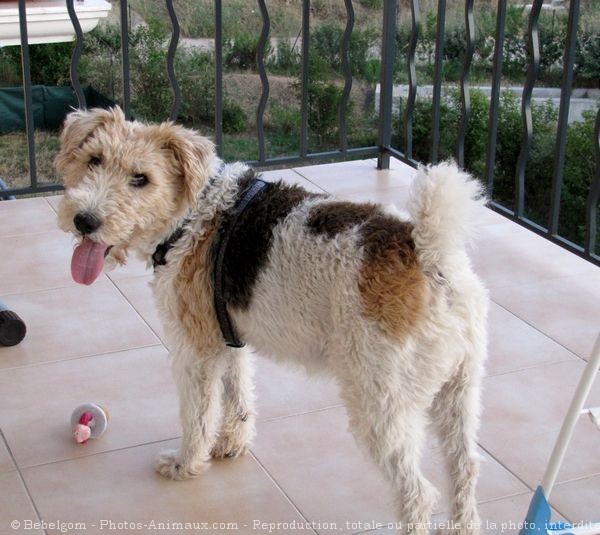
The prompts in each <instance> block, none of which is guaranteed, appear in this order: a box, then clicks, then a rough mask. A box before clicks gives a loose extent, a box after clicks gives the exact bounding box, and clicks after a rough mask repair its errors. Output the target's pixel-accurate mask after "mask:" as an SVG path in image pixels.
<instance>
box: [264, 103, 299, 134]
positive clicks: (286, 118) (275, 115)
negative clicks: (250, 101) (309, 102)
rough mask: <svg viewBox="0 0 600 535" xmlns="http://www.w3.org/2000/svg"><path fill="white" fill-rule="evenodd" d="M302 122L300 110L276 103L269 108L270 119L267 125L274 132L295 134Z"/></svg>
mask: <svg viewBox="0 0 600 535" xmlns="http://www.w3.org/2000/svg"><path fill="white" fill-rule="evenodd" d="M299 124H300V111H299V110H297V109H293V108H288V107H285V106H280V105H278V104H275V105H273V106H271V108H270V110H269V119H268V121H267V123H266V126H267V128H268V129H269V130H271V131H273V132H282V133H284V134H294V133H296V132H297V130H298V125H299Z"/></svg>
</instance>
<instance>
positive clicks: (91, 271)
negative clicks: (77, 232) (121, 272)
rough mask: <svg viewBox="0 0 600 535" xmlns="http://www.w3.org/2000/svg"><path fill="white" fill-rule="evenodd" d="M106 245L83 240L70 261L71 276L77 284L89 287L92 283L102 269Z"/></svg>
mask: <svg viewBox="0 0 600 535" xmlns="http://www.w3.org/2000/svg"><path fill="white" fill-rule="evenodd" d="M107 249H108V245H105V244H103V243H98V242H95V241H92V240H90V239H89V238H83V241H82V242H81V244H79V245H78V246H77V247H76V248H75V251H73V258H72V259H71V275H72V276H73V280H74V281H75V282H78V283H79V284H85V285H88V286H89V285H90V284H92V282H94V281H95V280H96V279H97V278H98V276H99V275H100V273H102V268H103V267H104V256H105V255H106V250H107Z"/></svg>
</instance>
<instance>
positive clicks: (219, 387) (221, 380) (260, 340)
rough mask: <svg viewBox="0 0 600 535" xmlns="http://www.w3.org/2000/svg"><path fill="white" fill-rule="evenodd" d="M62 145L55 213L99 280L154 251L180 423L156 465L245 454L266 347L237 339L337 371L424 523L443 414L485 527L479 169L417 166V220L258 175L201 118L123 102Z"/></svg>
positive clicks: (458, 483)
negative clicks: (217, 143) (158, 120)
mask: <svg viewBox="0 0 600 535" xmlns="http://www.w3.org/2000/svg"><path fill="white" fill-rule="evenodd" d="M60 143H61V146H60V151H59V153H58V155H57V157H56V168H57V170H58V172H59V173H60V174H61V175H62V176H63V177H64V186H65V194H64V198H63V200H62V201H61V204H60V207H59V211H58V218H59V226H60V227H61V228H62V229H63V230H64V231H66V232H70V233H72V234H73V235H74V236H75V237H76V239H77V240H78V242H79V245H77V247H76V248H75V250H74V253H73V259H72V264H71V270H72V274H73V277H74V279H75V280H76V281H77V282H80V283H83V284H91V283H92V282H93V281H94V280H95V279H96V278H97V277H98V276H99V275H100V273H101V272H102V271H103V269H106V268H109V267H113V266H115V265H118V264H123V263H124V262H125V261H126V258H127V255H128V253H130V252H135V253H137V255H138V256H139V257H141V258H142V259H144V260H145V261H147V262H148V263H149V264H151V265H152V264H153V265H154V271H155V274H154V279H153V282H152V288H153V292H154V295H155V298H156V303H157V306H158V309H159V312H160V315H161V317H162V320H163V322H164V326H165V333H166V336H167V341H168V346H169V347H170V349H171V356H172V364H173V371H174V378H175V381H176V384H177V387H178V391H179V397H180V416H181V423H182V428H183V436H182V443H181V448H180V449H179V450H178V451H165V452H162V453H161V454H160V456H159V458H158V459H157V461H156V469H157V471H158V472H159V473H160V474H162V475H163V476H165V477H167V478H170V479H175V480H180V479H185V478H189V477H194V476H197V475H199V474H200V473H201V472H202V471H203V470H204V469H205V468H207V466H208V465H209V461H210V459H211V457H217V458H222V457H236V456H238V455H241V454H243V453H244V452H246V451H247V449H248V447H249V444H250V442H251V440H252V438H253V436H254V421H255V409H254V395H253V386H252V361H251V357H250V355H249V353H248V352H247V351H246V350H244V349H241V348H239V347H230V346H231V345H233V346H235V345H241V343H240V344H236V342H239V341H241V342H243V343H247V344H249V345H250V346H251V347H252V348H254V349H255V350H257V351H259V352H260V353H261V354H263V355H266V356H269V357H271V358H274V359H276V360H278V361H281V362H285V361H293V362H295V363H300V364H302V365H304V366H305V367H306V368H307V369H308V370H310V371H322V372H325V373H328V374H329V375H332V376H333V377H335V379H336V382H337V384H338V385H339V390H340V395H341V397H342V399H343V400H344V403H345V406H346V410H347V414H348V418H349V422H350V430H351V432H352V433H353V435H354V437H355V439H356V441H357V442H358V443H359V444H360V445H362V446H363V447H364V448H366V450H367V451H368V452H369V453H370V456H371V457H372V459H373V460H374V461H375V463H376V465H377V466H378V467H379V468H380V470H381V472H382V473H383V475H384V476H385V478H386V479H387V481H388V482H389V484H390V485H391V487H392V489H393V492H394V496H393V501H394V505H395V507H396V509H397V513H398V516H399V518H400V519H401V520H402V521H403V522H405V523H406V525H407V526H412V532H415V533H419V534H424V533H426V532H427V528H426V524H427V522H428V521H429V520H430V516H431V514H432V510H433V507H434V504H435V501H436V498H437V490H436V489H435V488H434V487H433V485H432V484H431V483H430V482H429V481H428V480H427V479H426V478H425V477H424V475H423V474H422V472H421V469H420V467H419V457H420V452H421V450H422V446H423V443H424V440H425V438H426V437H425V432H426V426H427V424H428V423H429V422H430V421H431V422H433V423H434V424H435V426H436V428H437V429H438V430H439V433H440V436H441V438H442V441H441V442H442V446H443V450H444V452H445V456H446V457H447V461H448V465H449V469H450V474H451V477H452V494H453V496H452V505H453V510H452V521H453V525H454V530H455V531H456V532H458V533H472V532H473V531H474V528H473V525H475V524H476V523H477V521H478V517H477V509H476V499H475V483H476V480H477V474H478V454H477V447H476V442H475V438H476V432H477V427H478V419H479V410H480V409H479V390H480V382H481V377H482V373H483V364H484V361H485V358H486V351H487V350H486V345H487V340H486V338H487V335H486V315H487V308H488V295H487V291H486V289H485V288H484V286H483V285H482V283H481V282H480V280H479V279H478V277H477V276H476V275H475V273H474V272H473V270H472V268H471V264H470V261H469V258H468V256H467V253H466V250H467V246H468V242H469V240H470V238H471V236H472V235H473V230H474V228H475V218H476V216H477V210H478V209H479V208H480V207H481V206H482V205H483V204H484V202H485V199H484V197H483V195H482V189H481V187H480V186H479V184H478V182H477V181H475V180H473V179H471V178H470V177H469V176H468V175H466V174H464V173H462V172H460V171H459V170H458V169H457V168H456V166H454V165H453V164H452V163H444V164H440V165H438V166H435V167H428V168H421V169H420V170H419V171H418V173H417V176H416V178H415V179H414V182H413V184H412V187H411V201H410V204H409V207H408V210H409V217H408V218H406V219H404V218H402V217H400V216H399V215H398V214H396V213H394V212H393V211H391V210H390V209H387V208H384V207H382V206H380V205H377V204H370V203H363V204H356V203H349V202H345V201H340V200H336V199H335V198H332V197H331V196H327V195H319V194H314V193H311V192H308V191H306V190H304V189H302V188H300V187H297V186H290V185H286V184H284V183H281V182H279V183H270V184H264V183H263V184H262V185H261V184H260V180H257V176H256V173H255V172H254V171H253V170H252V169H251V168H249V167H248V166H247V165H245V164H243V163H231V164H224V163H223V162H222V161H221V160H220V159H219V158H218V157H217V156H216V154H215V151H214V146H213V144H212V142H211V141H209V140H208V139H207V138H205V137H202V136H201V135H199V134H198V133H197V132H195V131H193V130H188V129H185V128H183V127H181V126H178V125H175V124H173V123H163V124H145V123H142V122H138V121H127V120H126V119H125V117H124V115H123V113H122V111H121V110H120V109H119V108H118V107H115V108H112V109H108V110H103V109H92V110H89V111H74V112H72V113H71V114H70V115H68V117H67V118H66V120H65V124H64V127H63V130H62V133H61V137H60ZM340 180H343V178H342V177H340ZM257 185H258V186H259V188H260V190H259V191H254V192H251V191H250V189H252V188H255V189H256V187H257ZM251 193H252V194H253V195H252V198H250V197H251ZM242 205H244V206H242ZM224 240H225V241H226V242H227V244H226V246H225V248H223V241H224ZM223 251H225V252H223ZM217 286H218V290H219V291H218V292H217ZM217 293H218V295H217ZM220 301H221V305H224V306H221V307H220V305H219V302H220ZM219 308H221V309H220V310H219ZM224 321H225V322H226V323H227V322H228V328H229V329H230V331H231V332H226V330H227V325H226V327H223V322H224ZM228 338H232V339H233V341H232V340H229V339H228ZM228 344H229V345H228ZM409 530H410V529H409Z"/></svg>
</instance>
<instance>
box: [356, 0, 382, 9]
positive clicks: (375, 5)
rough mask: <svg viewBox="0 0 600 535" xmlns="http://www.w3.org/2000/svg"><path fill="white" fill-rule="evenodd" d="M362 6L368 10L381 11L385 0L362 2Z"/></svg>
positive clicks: (361, 0) (364, 0)
mask: <svg viewBox="0 0 600 535" xmlns="http://www.w3.org/2000/svg"><path fill="white" fill-rule="evenodd" d="M360 4H361V5H362V6H364V7H366V8H367V9H374V10H380V9H381V8H383V0H360Z"/></svg>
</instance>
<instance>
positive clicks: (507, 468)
mask: <svg viewBox="0 0 600 535" xmlns="http://www.w3.org/2000/svg"><path fill="white" fill-rule="evenodd" d="M477 445H478V446H479V447H480V448H481V449H482V450H483V451H485V452H486V453H487V454H488V455H489V456H490V457H491V458H492V459H494V461H496V462H497V463H498V464H499V465H500V466H502V468H504V469H505V470H506V471H507V472H508V473H509V474H511V475H512V476H513V477H515V478H516V479H518V480H519V481H520V482H521V483H523V485H525V487H527V488H528V489H529V492H535V489H534V488H532V487H531V485H529V484H528V483H527V482H526V481H525V480H524V479H523V478H521V476H519V475H518V474H517V473H516V472H514V471H513V470H511V469H510V468H509V467H508V466H506V465H505V464H504V463H503V462H502V461H500V459H498V458H497V457H496V456H495V455H492V453H491V452H490V451H489V450H488V449H487V448H484V447H483V445H482V444H481V443H480V442H477ZM539 484H541V483H538V485H539ZM536 488H537V485H536ZM523 494H524V493H523ZM519 495H520V494H514V495H512V496H519ZM509 497H510V496H509ZM492 501H494V500H489V502H492ZM489 502H488V501H486V502H484V503H489ZM550 507H551V508H552V509H554V510H555V511H556V512H557V513H558V514H559V515H561V516H562V517H563V518H566V519H567V520H568V521H569V522H571V519H570V518H569V517H568V516H567V515H565V514H563V513H562V512H561V511H560V510H559V509H557V508H556V507H555V506H554V505H553V504H552V503H550Z"/></svg>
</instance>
